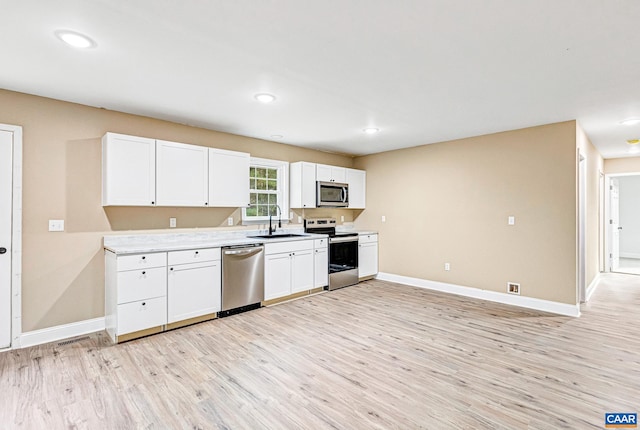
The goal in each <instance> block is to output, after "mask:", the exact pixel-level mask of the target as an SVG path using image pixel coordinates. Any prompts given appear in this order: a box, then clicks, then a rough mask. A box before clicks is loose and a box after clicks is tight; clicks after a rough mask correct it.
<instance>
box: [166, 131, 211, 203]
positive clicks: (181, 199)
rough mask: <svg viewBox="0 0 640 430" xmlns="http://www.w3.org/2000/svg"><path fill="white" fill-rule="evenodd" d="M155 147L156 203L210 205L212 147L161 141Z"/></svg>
mask: <svg viewBox="0 0 640 430" xmlns="http://www.w3.org/2000/svg"><path fill="white" fill-rule="evenodd" d="M156 149H157V154H156V155H157V157H156V173H157V178H156V194H157V202H156V203H157V205H159V206H208V199H209V189H208V188H209V158H208V154H209V152H208V149H209V148H207V147H204V146H197V145H187V144H185V143H176V142H166V141H164V140H158V141H157V143H156Z"/></svg>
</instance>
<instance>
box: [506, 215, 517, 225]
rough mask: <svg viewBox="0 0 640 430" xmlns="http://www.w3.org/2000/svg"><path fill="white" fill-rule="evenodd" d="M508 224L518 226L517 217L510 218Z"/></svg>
mask: <svg viewBox="0 0 640 430" xmlns="http://www.w3.org/2000/svg"><path fill="white" fill-rule="evenodd" d="M507 222H508V223H509V225H516V217H514V216H510V217H509V219H508V220H507Z"/></svg>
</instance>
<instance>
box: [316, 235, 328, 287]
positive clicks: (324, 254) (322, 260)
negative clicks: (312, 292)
mask: <svg viewBox="0 0 640 430" xmlns="http://www.w3.org/2000/svg"><path fill="white" fill-rule="evenodd" d="M328 246H329V240H328V239H316V240H315V241H314V246H313V249H314V255H313V257H314V265H313V273H314V280H313V287H314V288H323V287H326V286H327V285H329V248H328Z"/></svg>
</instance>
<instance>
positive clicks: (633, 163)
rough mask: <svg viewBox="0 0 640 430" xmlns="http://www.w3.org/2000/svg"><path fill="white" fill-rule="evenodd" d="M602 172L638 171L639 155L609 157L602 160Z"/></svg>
mask: <svg viewBox="0 0 640 430" xmlns="http://www.w3.org/2000/svg"><path fill="white" fill-rule="evenodd" d="M604 173H605V174H607V175H609V174H612V173H640V157H628V158H609V159H606V160H604Z"/></svg>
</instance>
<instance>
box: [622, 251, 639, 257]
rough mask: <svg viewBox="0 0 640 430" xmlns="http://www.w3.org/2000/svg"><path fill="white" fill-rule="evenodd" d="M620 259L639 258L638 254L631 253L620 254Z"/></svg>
mask: <svg viewBox="0 0 640 430" xmlns="http://www.w3.org/2000/svg"><path fill="white" fill-rule="evenodd" d="M620 258H640V254H635V253H633V252H621V253H620Z"/></svg>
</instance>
